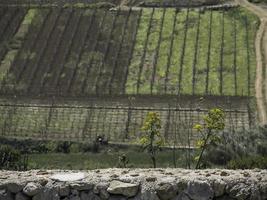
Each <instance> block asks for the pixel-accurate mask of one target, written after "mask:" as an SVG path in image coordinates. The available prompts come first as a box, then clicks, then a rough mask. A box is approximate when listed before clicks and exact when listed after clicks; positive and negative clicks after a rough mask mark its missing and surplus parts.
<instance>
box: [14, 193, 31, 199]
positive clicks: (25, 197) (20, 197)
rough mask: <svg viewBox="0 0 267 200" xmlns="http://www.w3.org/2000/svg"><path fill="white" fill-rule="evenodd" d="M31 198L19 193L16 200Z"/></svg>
mask: <svg viewBox="0 0 267 200" xmlns="http://www.w3.org/2000/svg"><path fill="white" fill-rule="evenodd" d="M30 199H31V198H30V197H28V196H26V195H25V194H23V193H22V192H19V193H17V194H16V196H15V200H30Z"/></svg>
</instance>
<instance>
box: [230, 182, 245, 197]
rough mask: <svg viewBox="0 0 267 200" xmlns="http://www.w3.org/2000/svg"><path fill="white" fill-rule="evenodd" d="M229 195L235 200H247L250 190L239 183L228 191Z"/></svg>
mask: <svg viewBox="0 0 267 200" xmlns="http://www.w3.org/2000/svg"><path fill="white" fill-rule="evenodd" d="M229 195H230V197H233V198H235V199H237V200H244V199H248V198H249V196H250V188H248V186H247V185H245V184H244V183H239V184H236V185H235V186H233V187H232V188H231V189H230V192H229Z"/></svg>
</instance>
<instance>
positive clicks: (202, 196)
mask: <svg viewBox="0 0 267 200" xmlns="http://www.w3.org/2000/svg"><path fill="white" fill-rule="evenodd" d="M186 193H187V194H188V196H189V197H190V198H191V199H192V200H209V199H213V196H214V194H213V190H212V188H211V186H210V184H209V183H207V182H206V181H190V182H189V183H188V187H187V191H186Z"/></svg>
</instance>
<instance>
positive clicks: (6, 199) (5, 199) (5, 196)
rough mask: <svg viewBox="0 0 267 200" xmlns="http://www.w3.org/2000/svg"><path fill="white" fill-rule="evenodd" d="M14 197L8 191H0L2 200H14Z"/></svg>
mask: <svg viewBox="0 0 267 200" xmlns="http://www.w3.org/2000/svg"><path fill="white" fill-rule="evenodd" d="M13 199H14V195H12V194H11V193H10V192H8V191H6V190H0V200H13Z"/></svg>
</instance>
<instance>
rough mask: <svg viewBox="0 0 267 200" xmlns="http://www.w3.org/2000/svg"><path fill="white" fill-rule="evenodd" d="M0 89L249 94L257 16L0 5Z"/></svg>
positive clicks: (231, 12)
mask: <svg viewBox="0 0 267 200" xmlns="http://www.w3.org/2000/svg"><path fill="white" fill-rule="evenodd" d="M0 14H1V16H2V17H1V18H0V27H3V28H1V29H0V30H1V31H2V32H1V33H0V37H1V47H0V59H1V65H0V82H1V93H2V94H16V95H18V96H19V95H27V96H29V95H41V96H50V95H53V96H65V97H71V96H75V97H83V96H94V95H124V94H125V95H135V94H160V95H164V94H169V95H177V94H178V95H183V94H189V95H218V96H221V95H228V96H250V95H253V84H254V78H255V52H254V48H253V47H254V38H255V33H256V30H257V27H258V19H257V18H256V17H255V16H254V15H252V14H251V13H249V12H247V11H246V10H244V9H242V8H231V9H227V10H224V9H222V10H220V9H219V10H206V11H203V10H202V9H201V10H198V9H196V10H193V9H183V10H178V9H173V8H169V9H168V11H166V9H165V8H158V9H155V8H153V9H152V8H143V9H135V8H134V9H130V10H129V9H126V10H122V9H117V10H106V9H87V8H68V7H53V8H47V7H40V8H32V9H27V8H22V7H9V8H8V9H7V8H6V7H1V8H0Z"/></svg>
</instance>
